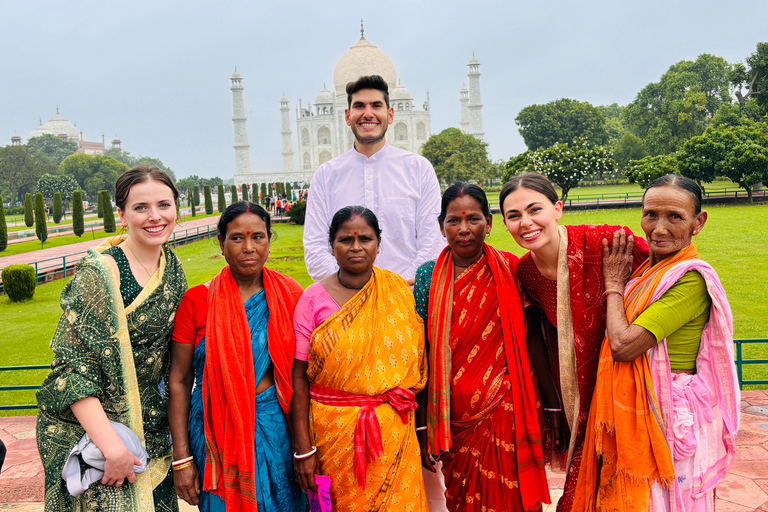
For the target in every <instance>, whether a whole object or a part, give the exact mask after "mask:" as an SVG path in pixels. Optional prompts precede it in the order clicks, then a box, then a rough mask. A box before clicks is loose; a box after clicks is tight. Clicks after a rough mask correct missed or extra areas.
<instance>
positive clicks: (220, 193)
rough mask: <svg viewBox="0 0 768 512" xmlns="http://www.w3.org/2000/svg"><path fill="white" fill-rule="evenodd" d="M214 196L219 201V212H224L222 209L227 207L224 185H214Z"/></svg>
mask: <svg viewBox="0 0 768 512" xmlns="http://www.w3.org/2000/svg"><path fill="white" fill-rule="evenodd" d="M216 196H217V199H218V201H219V205H218V206H219V208H218V210H219V213H224V210H226V209H227V198H226V196H225V195H224V185H223V184H221V183H219V184H218V185H216Z"/></svg>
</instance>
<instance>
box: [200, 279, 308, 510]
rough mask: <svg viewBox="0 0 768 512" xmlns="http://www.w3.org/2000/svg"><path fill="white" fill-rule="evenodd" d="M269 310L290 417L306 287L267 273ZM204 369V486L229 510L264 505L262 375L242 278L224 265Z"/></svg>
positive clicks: (280, 387) (279, 383) (272, 350)
mask: <svg viewBox="0 0 768 512" xmlns="http://www.w3.org/2000/svg"><path fill="white" fill-rule="evenodd" d="M263 272H264V273H263V279H264V292H265V294H266V299H267V307H268V308H269V321H268V323H267V339H268V344H269V355H270V358H271V359H272V365H273V367H274V374H275V386H276V387H277V396H278V400H279V401H280V406H281V407H282V408H283V411H285V412H286V414H287V412H288V407H289V405H290V403H291V396H292V395H293V388H292V384H291V365H292V363H293V355H294V351H295V349H296V339H295V338H294V334H293V328H292V326H293V310H294V309H295V308H296V302H298V300H299V297H300V296H301V294H302V292H303V290H302V288H301V286H300V285H299V284H298V283H297V282H296V281H295V280H293V279H292V278H290V277H288V276H284V275H282V274H280V273H278V272H275V271H273V270H269V269H268V268H264V271H263ZM210 293H211V297H210V300H209V302H208V322H207V329H206V342H205V343H206V345H205V352H206V354H205V358H206V359H205V371H204V372H203V407H204V412H205V475H204V481H203V489H205V490H206V491H210V492H212V493H214V494H216V495H217V496H219V497H221V498H223V499H224V500H225V501H226V504H227V510H230V511H236V512H237V511H241V510H253V511H255V510H256V509H257V508H256V488H255V476H254V472H255V460H254V445H253V428H254V425H255V423H256V418H255V406H256V384H257V383H256V382H255V380H256V378H255V376H254V374H253V353H252V352H251V332H250V327H249V326H248V320H247V318H246V315H245V306H244V305H243V301H242V299H241V298H240V292H239V290H238V288H237V283H236V282H235V278H234V277H233V276H232V273H231V271H230V269H229V266H227V267H224V269H222V271H221V273H220V274H219V275H218V276H216V277H215V278H214V279H213V282H212V283H211V291H210Z"/></svg>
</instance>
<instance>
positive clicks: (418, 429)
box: [416, 425, 427, 432]
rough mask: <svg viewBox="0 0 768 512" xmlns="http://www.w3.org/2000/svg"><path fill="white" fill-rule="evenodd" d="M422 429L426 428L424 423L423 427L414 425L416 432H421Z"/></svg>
mask: <svg viewBox="0 0 768 512" xmlns="http://www.w3.org/2000/svg"><path fill="white" fill-rule="evenodd" d="M423 430H427V426H426V425H424V426H423V427H416V432H421V431H423Z"/></svg>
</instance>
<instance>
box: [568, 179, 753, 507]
mask: <svg viewBox="0 0 768 512" xmlns="http://www.w3.org/2000/svg"><path fill="white" fill-rule="evenodd" d="M706 220H707V212H705V211H702V210H701V189H700V187H699V186H698V185H697V184H696V183H695V182H694V181H692V180H690V179H688V178H685V177H682V176H679V175H674V174H673V175H667V176H663V177H661V178H659V179H657V180H655V181H654V182H653V183H651V185H650V186H649V187H648V189H647V190H646V192H645V195H644V197H643V213H642V220H641V226H642V228H643V231H645V235H646V237H647V240H648V244H649V246H650V258H649V259H648V260H647V261H646V262H645V263H643V264H642V265H641V266H640V267H639V268H637V270H635V271H634V272H632V273H631V276H630V271H631V260H632V245H633V240H632V237H630V236H626V235H625V233H623V232H617V233H615V234H614V236H613V240H612V241H610V242H609V241H608V240H604V241H603V254H604V255H603V273H604V277H605V293H606V295H607V296H608V307H607V329H606V338H605V340H604V341H603V346H602V350H601V353H600V363H599V366H598V371H597V383H596V386H595V393H594V395H593V398H592V406H591V408H590V413H589V420H588V422H587V434H586V439H585V442H584V452H583V457H582V461H581V469H580V472H579V479H578V482H577V486H576V496H575V498H574V505H573V509H574V510H611V511H625V510H637V511H646V510H651V511H657V510H663V511H666V510H672V511H692V510H694V511H711V510H714V489H715V487H716V486H717V485H718V484H719V483H720V482H722V481H723V479H724V478H725V475H726V472H727V471H728V469H729V468H730V466H731V464H732V463H733V461H734V458H735V455H736V446H735V441H736V432H737V431H738V428H739V412H740V410H739V398H740V393H739V387H738V383H737V380H736V372H735V368H734V364H733V319H732V317H731V310H730V307H729V305H728V300H727V298H726V296H725V291H724V290H723V287H722V285H721V284H720V280H719V279H718V277H717V273H716V272H715V271H714V269H713V268H712V267H711V266H710V265H709V264H707V263H706V262H704V261H702V260H701V259H699V257H698V256H699V255H698V251H697V250H696V247H695V246H694V245H693V243H692V239H693V237H694V236H695V235H697V234H698V233H700V232H701V229H702V228H703V227H704V224H705V222H706Z"/></svg>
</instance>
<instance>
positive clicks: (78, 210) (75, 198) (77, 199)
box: [72, 190, 85, 236]
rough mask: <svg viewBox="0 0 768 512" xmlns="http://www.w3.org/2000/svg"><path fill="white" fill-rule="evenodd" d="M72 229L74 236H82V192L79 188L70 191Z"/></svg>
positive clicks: (83, 213)
mask: <svg viewBox="0 0 768 512" xmlns="http://www.w3.org/2000/svg"><path fill="white" fill-rule="evenodd" d="M72 231H74V233H75V235H76V236H83V233H84V232H85V212H84V211H83V193H82V191H80V190H75V191H74V192H72Z"/></svg>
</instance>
